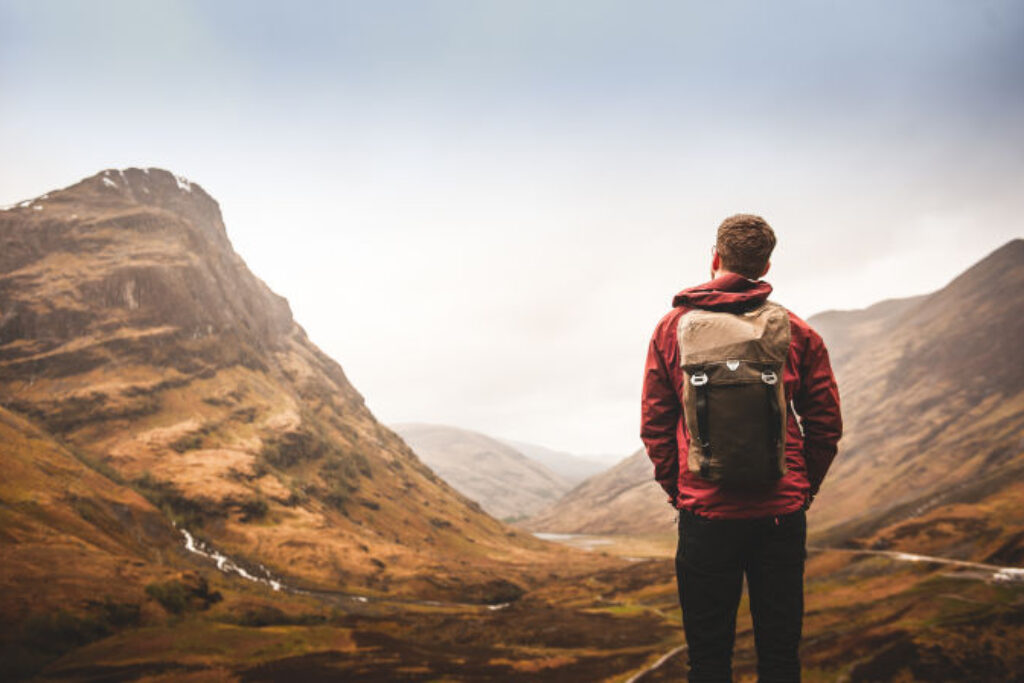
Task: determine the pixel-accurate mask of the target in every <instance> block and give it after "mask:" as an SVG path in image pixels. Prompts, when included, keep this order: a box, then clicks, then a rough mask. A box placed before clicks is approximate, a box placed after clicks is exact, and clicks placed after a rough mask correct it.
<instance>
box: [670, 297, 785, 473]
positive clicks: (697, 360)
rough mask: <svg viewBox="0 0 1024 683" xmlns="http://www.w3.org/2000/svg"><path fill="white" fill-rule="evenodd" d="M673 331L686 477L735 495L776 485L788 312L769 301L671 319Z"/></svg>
mask: <svg viewBox="0 0 1024 683" xmlns="http://www.w3.org/2000/svg"><path fill="white" fill-rule="evenodd" d="M676 331H677V337H678V339H679V359H680V364H681V366H682V369H683V380H684V388H683V410H684V415H685V418H686V425H687V428H688V430H689V433H690V443H689V445H690V451H689V457H688V459H687V464H688V467H689V469H690V471H691V472H693V473H695V474H697V475H698V476H700V477H701V478H702V479H705V480H707V481H710V482H715V483H717V484H719V485H722V486H728V487H736V488H753V487H758V486H765V485H769V484H771V483H773V482H775V481H777V480H778V479H780V478H781V477H782V475H783V474H785V473H786V394H785V388H784V387H783V382H782V373H783V368H784V367H785V365H786V357H787V356H788V354H789V341H790V330H789V312H788V311H787V310H786V309H785V308H783V307H782V306H780V305H778V304H776V303H773V302H770V301H766V302H765V303H763V304H761V305H760V306H758V307H757V308H754V309H752V310H749V311H745V312H738V313H728V312H724V311H709V310H704V309H694V310H692V311H688V312H687V313H685V314H683V315H682V316H681V317H680V318H679V324H678V327H677V329H676Z"/></svg>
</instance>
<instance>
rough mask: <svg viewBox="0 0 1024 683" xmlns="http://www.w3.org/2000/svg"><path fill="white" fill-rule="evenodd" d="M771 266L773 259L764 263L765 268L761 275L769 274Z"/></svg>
mask: <svg viewBox="0 0 1024 683" xmlns="http://www.w3.org/2000/svg"><path fill="white" fill-rule="evenodd" d="M771 267H772V262H771V261H769V262H768V263H766V264H764V270H762V271H761V277H764V276H765V275H767V274H768V271H769V270H771ZM758 279H759V280H760V279H761V278H758Z"/></svg>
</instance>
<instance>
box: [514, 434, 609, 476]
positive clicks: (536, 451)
mask: <svg viewBox="0 0 1024 683" xmlns="http://www.w3.org/2000/svg"><path fill="white" fill-rule="evenodd" d="M502 441H503V442H504V443H506V444H508V445H509V446H511V447H512V448H514V449H516V450H517V451H519V452H520V453H522V454H523V455H525V456H526V457H527V458H530V459H531V460H535V461H536V462H539V463H540V464H541V465H544V467H547V468H548V469H549V470H551V471H552V472H554V473H555V474H557V475H558V476H560V477H561V478H562V479H564V480H565V481H567V482H568V483H569V484H570V485H571V486H575V485H576V484H579V483H580V482H581V481H583V480H584V479H586V478H587V477H591V476H593V475H595V474H597V473H598V472H601V471H603V470H606V469H608V467H609V465H608V464H606V463H604V462H601V461H599V460H596V459H593V458H587V457H584V456H580V455H573V454H572V453H566V452H564V451H556V450H552V449H550V448H547V447H546V446H539V445H537V444H534V443H526V442H524V441H513V440H511V439H502Z"/></svg>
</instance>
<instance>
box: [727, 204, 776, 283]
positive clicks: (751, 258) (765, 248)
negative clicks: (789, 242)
mask: <svg viewBox="0 0 1024 683" xmlns="http://www.w3.org/2000/svg"><path fill="white" fill-rule="evenodd" d="M774 248H775V231H774V230H772V227H771V226H770V225H768V221H766V220H765V219H763V218H761V217H760V216H755V215H753V214H749V213H738V214H736V215H735V216H729V217H728V218H726V219H725V220H724V221H722V224H721V225H719V226H718V239H717V240H716V242H715V250H716V251H717V252H718V256H719V257H720V258H721V259H722V267H723V268H724V269H725V270H728V271H732V272H733V273H737V274H739V275H742V276H743V277H745V278H749V279H751V280H756V279H758V278H759V277H761V276H762V275H764V269H765V268H766V267H767V266H768V259H769V258H771V255H772V250H773V249H774Z"/></svg>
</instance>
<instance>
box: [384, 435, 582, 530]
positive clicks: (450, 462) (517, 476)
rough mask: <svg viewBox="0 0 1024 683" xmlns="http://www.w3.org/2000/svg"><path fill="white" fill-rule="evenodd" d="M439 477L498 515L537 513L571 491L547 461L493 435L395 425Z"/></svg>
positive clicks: (511, 516)
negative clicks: (518, 449)
mask: <svg viewBox="0 0 1024 683" xmlns="http://www.w3.org/2000/svg"><path fill="white" fill-rule="evenodd" d="M392 429H394V430H395V431H396V432H397V433H398V434H399V435H400V436H401V437H402V438H403V439H404V440H405V442H406V443H407V444H409V445H410V446H411V447H412V449H413V450H414V451H415V452H416V454H417V455H418V456H419V457H420V458H421V459H422V460H423V462H425V463H426V464H427V466H429V467H430V469H432V470H433V471H434V472H436V473H437V475H438V476H439V477H441V478H442V479H444V480H445V481H446V482H448V483H449V484H451V485H452V487H453V488H455V490H456V491H459V492H460V493H462V494H463V495H465V496H466V497H468V498H469V499H470V500H475V501H477V502H478V503H479V504H480V506H481V507H482V508H483V509H484V510H485V511H487V512H488V513H489V514H491V515H494V516H495V517H497V518H499V519H518V518H521V517H524V516H527V515H530V514H533V513H534V512H536V511H537V510H539V509H540V508H542V507H544V506H545V505H549V504H550V503H552V502H553V501H555V500H557V499H558V498H559V497H560V496H561V495H562V494H563V493H565V492H566V491H568V490H569V483H568V482H566V481H565V480H564V479H562V478H561V477H560V476H558V475H557V474H555V473H554V472H552V471H551V470H549V469H548V468H547V467H545V466H544V465H542V464H540V463H539V462H536V461H534V460H531V459H530V458H527V457H526V456H525V455H523V454H522V453H520V452H519V451H517V450H516V449H514V448H512V447H511V446H508V445H506V444H504V443H502V442H500V441H497V440H496V439H492V438H491V437H489V436H486V435H484V434H480V433H479V432H473V431H470V430H468V429H458V428H456V427H447V426H443V425H429V424H417V423H406V424H398V425H392Z"/></svg>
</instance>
